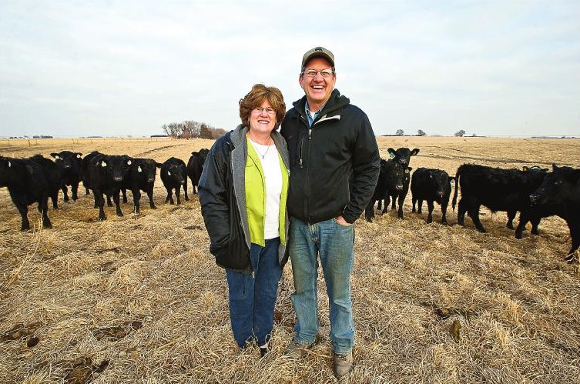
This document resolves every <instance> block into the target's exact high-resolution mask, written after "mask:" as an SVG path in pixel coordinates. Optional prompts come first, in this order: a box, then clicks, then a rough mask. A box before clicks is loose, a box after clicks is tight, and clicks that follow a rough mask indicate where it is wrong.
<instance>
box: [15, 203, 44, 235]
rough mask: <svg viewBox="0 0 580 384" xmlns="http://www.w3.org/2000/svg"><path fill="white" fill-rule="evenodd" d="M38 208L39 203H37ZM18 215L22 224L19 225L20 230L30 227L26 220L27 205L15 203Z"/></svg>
mask: <svg viewBox="0 0 580 384" xmlns="http://www.w3.org/2000/svg"><path fill="white" fill-rule="evenodd" d="M38 207H39V208H40V203H39V205H38ZM16 208H17V209H18V212H19V213H20V216H21V217H22V225H21V226H20V230H21V231H27V230H29V229H30V222H29V221H28V206H27V205H26V204H18V205H16Z"/></svg>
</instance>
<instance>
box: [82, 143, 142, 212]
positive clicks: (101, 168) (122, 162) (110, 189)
mask: <svg viewBox="0 0 580 384" xmlns="http://www.w3.org/2000/svg"><path fill="white" fill-rule="evenodd" d="M132 160H133V159H132V158H130V157H129V156H126V155H122V156H108V155H103V154H99V155H96V156H94V157H92V159H91V161H90V163H89V166H88V173H89V177H88V182H89V185H90V188H91V189H92V190H93V194H94V196H95V205H96V206H97V207H98V208H99V220H106V219H107V216H106V215H105V210H104V209H103V206H104V205H105V199H104V198H103V194H105V195H107V196H113V201H114V202H115V207H116V214H117V216H123V212H122V211H121V206H120V205H119V192H120V190H121V187H122V186H123V180H124V179H125V177H126V176H127V173H128V172H129V167H130V166H131V163H132Z"/></svg>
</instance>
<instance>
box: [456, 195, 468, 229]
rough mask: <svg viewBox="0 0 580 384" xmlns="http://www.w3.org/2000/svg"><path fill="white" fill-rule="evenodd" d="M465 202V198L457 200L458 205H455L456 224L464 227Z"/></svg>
mask: <svg viewBox="0 0 580 384" xmlns="http://www.w3.org/2000/svg"><path fill="white" fill-rule="evenodd" d="M466 205H467V203H466V201H465V199H461V200H459V205H458V207H457V224H459V225H462V226H464V227H465V212H466V211H467V209H466V207H465V206H466Z"/></svg>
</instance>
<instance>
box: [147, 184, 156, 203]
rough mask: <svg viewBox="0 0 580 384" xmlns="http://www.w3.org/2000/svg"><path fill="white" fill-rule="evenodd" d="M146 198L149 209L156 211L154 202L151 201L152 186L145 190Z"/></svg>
mask: <svg viewBox="0 0 580 384" xmlns="http://www.w3.org/2000/svg"><path fill="white" fill-rule="evenodd" d="M147 197H148V198H149V207H150V208H151V209H156V208H157V207H156V206H155V202H154V201H153V184H151V186H150V187H148V189H147Z"/></svg>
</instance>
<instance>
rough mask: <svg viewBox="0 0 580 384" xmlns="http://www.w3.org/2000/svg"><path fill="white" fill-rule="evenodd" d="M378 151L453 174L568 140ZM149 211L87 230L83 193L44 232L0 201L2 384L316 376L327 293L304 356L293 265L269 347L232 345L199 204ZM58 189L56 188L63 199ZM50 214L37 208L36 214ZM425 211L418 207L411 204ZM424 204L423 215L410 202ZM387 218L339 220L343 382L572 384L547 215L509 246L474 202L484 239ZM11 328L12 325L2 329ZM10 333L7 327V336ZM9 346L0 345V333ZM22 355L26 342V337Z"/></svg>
mask: <svg viewBox="0 0 580 384" xmlns="http://www.w3.org/2000/svg"><path fill="white" fill-rule="evenodd" d="M377 140H378V143H379V148H380V149H381V155H382V157H384V158H387V157H388V154H387V151H386V150H387V148H389V147H393V148H395V149H396V148H398V147H402V146H405V147H409V148H419V149H420V152H419V154H418V155H417V156H414V157H413V158H412V160H411V167H413V169H417V168H418V167H433V168H440V169H444V170H446V171H447V172H448V173H450V174H453V175H454V174H455V171H456V169H457V167H458V166H459V165H461V164H463V163H475V164H484V165H490V166H495V167H500V168H511V167H517V168H521V166H523V165H541V166H543V167H546V168H548V167H550V166H551V164H552V162H555V163H557V164H558V165H569V166H573V167H579V165H580V159H579V156H580V140H578V139H565V140H564V139H494V138H445V137H441V138H438V137H406V136H403V137H379V138H378V139H377ZM211 144H212V141H209V140H206V141H204V140H191V141H186V140H169V139H66V140H65V139H62V140H60V139H43V140H40V139H39V140H34V139H31V140H2V141H1V142H0V152H1V154H2V155H3V156H9V157H28V156H31V155H34V154H37V153H39V154H43V155H44V156H46V157H48V156H49V155H50V153H51V152H55V151H61V150H71V151H77V152H82V153H83V154H88V153H89V152H90V151H92V150H98V151H101V152H103V153H107V154H128V155H132V156H135V157H150V158H153V159H155V160H157V161H159V162H162V161H164V160H166V159H168V158H169V157H171V156H175V157H179V158H181V159H183V160H184V161H186V162H187V160H188V158H189V155H190V153H191V151H193V150H199V149H200V148H203V147H206V148H209V147H210V145H211ZM189 191H190V200H189V201H187V202H185V203H184V204H182V205H179V206H177V205H169V204H165V203H164V201H165V190H164V188H163V186H162V183H161V180H160V178H159V177H158V178H157V181H156V187H155V192H154V198H155V202H156V204H157V206H158V209H156V210H151V209H150V208H149V205H148V202H147V197H146V196H143V197H142V203H141V214H140V215H139V216H136V215H134V214H133V213H132V203H131V202H132V199H131V194H130V193H129V204H126V205H123V207H122V208H123V212H124V213H125V216H124V217H117V216H115V213H114V209H113V208H106V213H107V216H108V219H107V220H106V221H104V222H99V221H98V220H97V216H98V210H96V209H94V208H93V197H92V195H91V196H86V195H84V188H79V192H80V193H79V196H80V198H79V200H78V201H76V202H74V203H64V202H63V201H62V199H61V200H60V202H59V203H60V206H61V208H60V209H59V210H56V211H55V210H52V209H51V210H49V216H50V219H51V221H52V224H53V227H54V228H53V229H50V230H44V229H42V228H41V226H40V215H39V214H38V212H37V211H36V205H34V206H30V207H29V211H30V212H29V218H30V221H31V226H32V227H33V230H31V231H28V232H20V231H19V228H20V215H19V214H18V212H17V210H16V208H15V207H14V206H13V204H12V202H11V200H10V197H9V195H8V192H7V190H6V189H5V188H2V189H1V190H0V217H1V220H0V276H1V280H0V334H1V339H0V382H2V383H63V382H64V383H85V382H89V381H92V382H93V383H169V382H175V383H177V382H179V383H183V382H196V383H197V382H199V383H201V382H203V383H206V382H212V383H213V382H215V383H233V382H252V383H273V382H276V383H305V382H319V383H332V382H335V381H336V380H335V379H334V377H333V375H332V354H331V349H330V341H329V337H328V333H329V330H330V324H329V319H328V300H327V296H326V292H325V286H324V282H323V280H322V278H320V279H319V293H320V295H319V296H320V297H319V308H320V311H319V319H320V325H321V328H320V335H319V336H320V337H319V340H318V343H317V344H316V345H315V346H314V348H313V349H312V350H311V351H310V353H309V355H308V356H307V357H306V358H305V359H304V360H302V361H292V360H290V359H288V358H287V357H285V356H284V350H285V348H286V346H287V345H288V344H289V343H290V342H291V340H292V331H293V329H292V327H293V325H294V313H293V309H292V304H291V301H290V294H291V292H292V289H293V288H292V287H293V284H292V266H291V264H290V263H289V264H288V265H287V266H286V267H285V269H284V275H283V277H282V281H281V283H280V290H279V297H278V302H277V306H276V314H275V324H274V334H273V345H274V349H273V351H272V353H271V354H270V355H268V356H267V357H266V358H264V359H259V358H258V356H259V352H258V350H257V348H249V349H247V350H245V351H243V352H240V351H238V350H237V348H236V347H235V343H234V341H233V337H232V335H231V330H230V324H229V312H228V305H227V286H226V281H225V273H224V271H223V270H222V269H221V268H219V267H217V266H216V265H215V263H214V261H213V257H212V256H211V255H210V254H209V250H208V243H209V239H208V236H207V233H206V231H205V227H204V223H203V219H202V217H201V213H200V207H199V201H198V199H197V196H196V195H193V194H192V193H191V184H189ZM61 196H62V195H61ZM49 204H50V203H49ZM425 205H426V204H425ZM423 208H424V209H425V210H426V206H424V207H423ZM410 211H411V194H410V192H409V195H408V196H407V199H406V204H405V218H404V220H400V219H398V218H397V217H396V212H391V211H390V210H389V212H388V213H387V214H385V215H380V214H379V213H378V212H377V216H376V217H375V220H374V222H373V223H367V222H365V221H364V219H363V218H361V219H360V220H358V221H357V222H356V223H355V226H356V243H355V267H354V273H353V276H352V297H353V308H354V319H355V324H356V346H355V349H354V357H355V364H356V365H355V369H354V371H353V373H352V375H351V377H350V379H351V381H352V382H356V383H377V382H385V383H386V382H392V383H399V382H401V383H409V382H424V383H466V382H476V383H483V382H486V383H516V382H517V383H564V382H566V383H567V382H570V383H579V377H580V279H579V273H578V266H577V264H572V265H570V264H567V263H566V262H565V261H564V256H565V253H566V252H567V251H568V249H569V248H570V237H569V232H568V228H567V226H566V224H565V222H564V221H563V220H561V219H560V218H557V217H552V218H548V219H544V220H542V222H541V224H540V235H539V236H532V235H530V233H529V229H530V228H529V226H528V228H527V231H526V232H524V237H523V239H521V240H517V239H515V237H514V233H513V231H512V230H509V229H507V228H505V223H506V215H505V213H503V212H498V213H497V214H491V212H490V211H488V210H487V209H485V208H483V209H482V212H481V217H482V222H483V224H484V226H485V227H486V228H487V230H488V233H485V234H483V233H479V232H478V231H477V230H476V229H475V228H474V226H473V224H472V222H471V219H469V218H466V227H461V226H458V225H457V224H456V223H457V217H456V214H455V213H454V212H453V211H452V210H451V208H450V209H449V210H448V221H449V224H450V225H448V226H443V225H440V224H439V223H438V221H439V220H440V218H441V214H440V210H439V206H437V205H436V208H435V211H434V217H433V220H434V222H433V223H432V224H427V223H426V221H425V220H426V213H424V214H423V216H420V215H418V214H411V212H410ZM9 331H10V332H9ZM18 332H20V333H18ZM13 338H16V340H11V339H13ZM35 342H37V344H36V345H34V346H30V347H29V346H27V343H28V344H30V345H33V344H34V343H35Z"/></svg>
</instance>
